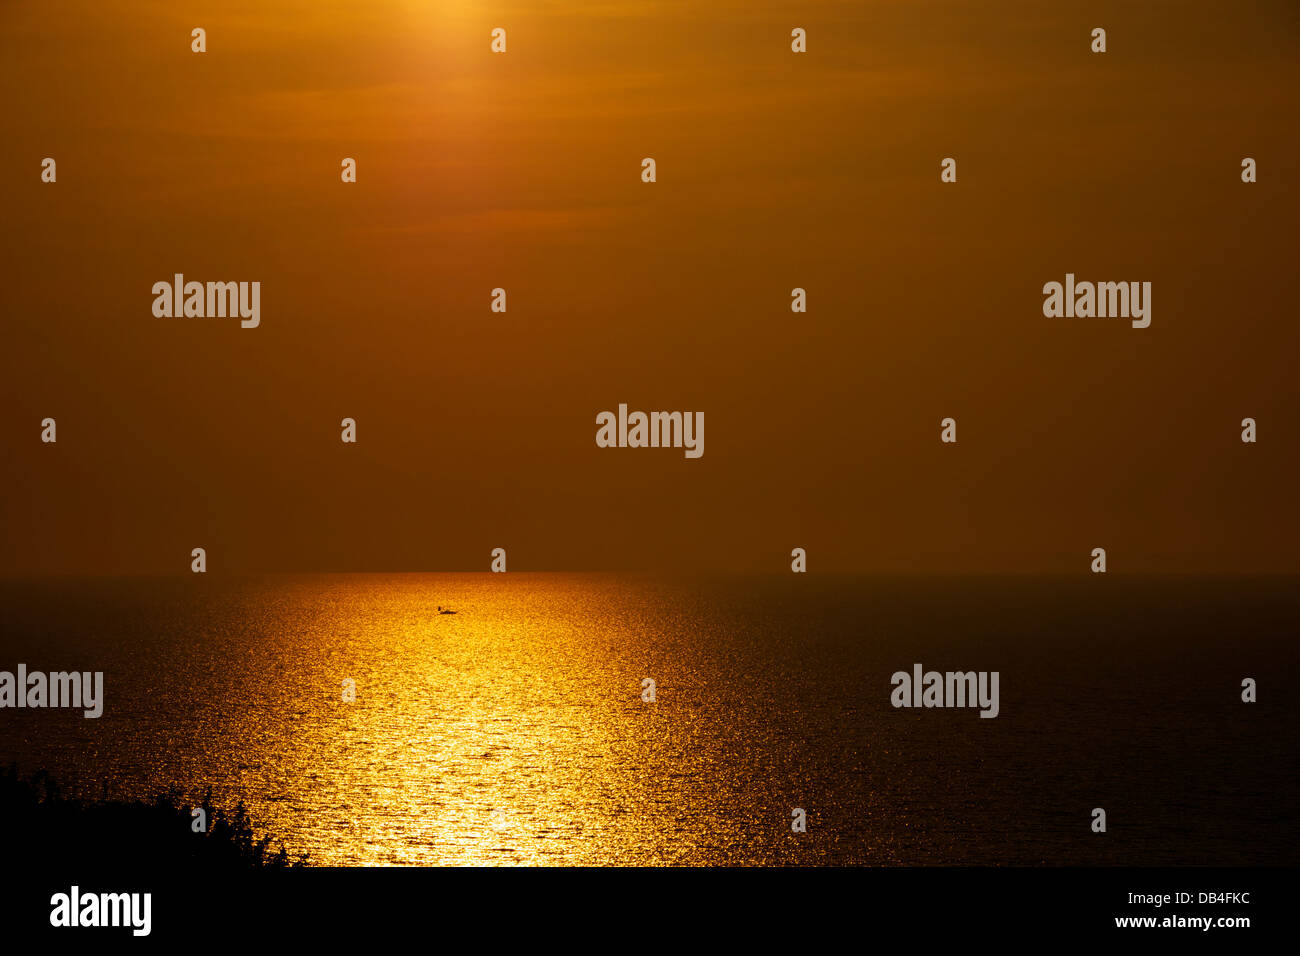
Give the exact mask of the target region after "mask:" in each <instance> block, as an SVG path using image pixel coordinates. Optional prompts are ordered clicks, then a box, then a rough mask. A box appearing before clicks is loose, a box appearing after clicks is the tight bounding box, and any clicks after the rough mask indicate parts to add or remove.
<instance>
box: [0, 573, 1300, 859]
mask: <svg viewBox="0 0 1300 956" xmlns="http://www.w3.org/2000/svg"><path fill="white" fill-rule="evenodd" d="M1298 585H1300V581H1297V579H1294V578H1291V579H1244V578H1242V579H1227V578H1225V579H1213V580H1209V579H1206V580H1202V579H1192V578H1151V579H1143V578H1125V577H1122V576H1116V575H1107V576H1105V577H1100V576H1093V575H1081V576H1080V577H1079V578H992V577H990V578H963V579H941V578H925V579H921V578H914V579H899V580H893V579H881V578H865V577H863V578H834V577H824V576H818V575H799V576H795V575H788V574H787V575H781V576H774V577H770V578H698V579H671V578H659V577H648V576H628V575H594V574H593V575H583V574H521V573H516V572H510V573H509V574H502V575H493V574H487V573H482V574H427V575H425V574H393V575H316V576H275V577H266V578H260V579H254V580H238V581H230V580H222V579H221V578H218V577H215V576H212V575H209V576H205V577H200V576H186V577H178V578H168V579H157V580H141V579H116V580H107V579H96V580H73V579H45V580H31V581H9V582H5V583H3V584H0V601H2V604H0V607H2V608H3V625H2V629H0V670H10V671H12V670H14V668H15V667H16V665H17V664H18V663H19V662H23V663H25V664H27V666H28V668H29V669H32V670H45V671H52V670H65V669H67V670H72V669H76V670H102V671H104V672H105V696H106V707H105V714H104V716H103V717H102V718H100V719H99V720H87V719H84V718H83V717H82V716H81V714H80V711H75V712H74V711H53V710H45V711H32V710H8V709H6V710H0V760H3V761H4V762H5V763H8V762H9V761H11V760H13V761H17V763H18V765H19V768H20V770H22V771H24V772H29V771H34V770H37V769H48V770H50V771H51V772H52V773H54V774H55V776H56V777H57V778H58V779H59V780H60V781H62V782H65V783H67V784H70V785H71V786H72V787H73V788H74V789H76V790H78V791H81V792H83V793H85V794H88V795H90V794H94V795H98V794H99V793H100V789H101V785H102V782H103V781H107V782H108V788H109V793H110V795H111V796H113V797H119V798H125V797H140V798H149V797H152V796H154V795H155V794H157V793H158V792H160V791H163V790H166V789H168V788H170V787H172V786H177V787H180V788H181V789H182V790H183V791H184V792H185V793H186V795H187V796H189V797H191V798H197V797H198V796H201V795H202V792H203V791H204V789H206V788H207V787H209V786H210V787H211V788H212V790H213V793H214V796H215V798H216V799H217V800H218V801H219V802H220V801H226V802H229V803H230V804H233V803H234V802H235V801H237V800H239V799H243V800H245V801H246V802H247V803H248V805H249V809H250V813H251V815H252V817H253V820H254V821H255V823H256V824H257V825H258V827H259V829H260V830H262V831H264V832H268V833H270V834H272V835H273V836H274V837H275V838H276V840H277V841H280V840H283V842H284V843H285V844H286V846H287V847H288V848H289V850H290V851H291V852H292V853H303V852H305V853H309V854H310V858H311V861H312V862H313V863H318V864H440V863H457V864H461V863H464V864H518V863H550V864H611V863H618V864H665V863H668V864H760V863H779V864H800V863H835V864H949V863H951V864H1139V865H1143V864H1152V865H1155V864H1175V863H1177V864H1182V863H1188V864H1222V865H1234V864H1255V863H1287V864H1295V863H1297V862H1300V816H1298V813H1297V809H1296V808H1297V805H1298V803H1300V801H1297V799H1296V796H1297V783H1298V782H1300V761H1298V759H1297V743H1300V737H1298V735H1297V729H1298V727H1297V717H1296V714H1297V709H1296V707H1295V703H1294V694H1295V689H1296V687H1297V678H1300V654H1298V653H1297V650H1296V641H1295V637H1296V621H1297V620H1300V615H1298V614H1297V612H1298V611H1300V586H1298ZM438 605H443V606H450V607H452V608H454V609H455V610H456V611H457V612H458V613H457V614H455V615H439V614H438V613H437V610H436V608H437V606H438ZM917 662H920V663H921V664H923V665H924V666H925V668H926V669H927V670H929V669H936V670H941V671H944V670H977V671H979V670H996V671H999V672H1000V674H1001V685H1000V687H1001V701H1000V704H1001V714H1000V716H999V717H997V718H996V719H993V720H988V719H980V717H979V715H978V711H977V710H975V709H922V710H911V709H897V710H896V709H894V708H893V707H891V706H890V703H889V695H890V691H891V685H890V676H891V674H892V673H893V672H895V671H898V670H907V671H910V670H911V667H912V665H913V664H914V663H917ZM645 677H651V678H653V679H654V680H655V681H656V684H657V701H656V702H655V703H653V704H648V703H644V702H643V701H642V700H641V682H642V679H643V678H645ZM1244 677H1253V678H1255V679H1256V680H1257V681H1258V683H1259V702H1258V703H1255V704H1245V703H1242V701H1241V699H1240V688H1241V681H1242V678H1244ZM345 678H351V679H353V680H355V681H356V685H357V700H356V702H355V703H351V704H348V703H344V702H343V701H342V694H341V684H342V682H343V680H344V679H345ZM795 807H802V808H804V809H805V810H806V811H807V817H808V832H807V833H806V834H794V833H792V832H791V829H790V821H791V809H792V808H795ZM1094 807H1104V808H1105V809H1106V811H1107V814H1108V832H1107V833H1106V834H1104V835H1098V834H1094V833H1092V832H1091V831H1090V829H1089V823H1090V813H1091V810H1092V808H1094Z"/></svg>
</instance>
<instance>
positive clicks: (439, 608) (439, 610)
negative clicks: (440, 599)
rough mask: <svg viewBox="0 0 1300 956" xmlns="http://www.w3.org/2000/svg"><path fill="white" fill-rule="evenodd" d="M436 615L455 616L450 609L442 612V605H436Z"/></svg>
mask: <svg viewBox="0 0 1300 956" xmlns="http://www.w3.org/2000/svg"><path fill="white" fill-rule="evenodd" d="M438 613H439V614H455V613H456V612H455V611H453V610H451V609H450V608H448V609H447V610H445V611H444V610H443V609H442V605H441V604H439V605H438Z"/></svg>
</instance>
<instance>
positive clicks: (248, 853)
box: [0, 763, 307, 870]
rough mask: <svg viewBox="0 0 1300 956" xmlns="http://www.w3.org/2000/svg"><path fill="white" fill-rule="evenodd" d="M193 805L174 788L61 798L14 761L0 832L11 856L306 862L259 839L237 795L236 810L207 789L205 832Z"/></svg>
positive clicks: (45, 779) (7, 774) (269, 864)
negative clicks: (138, 795) (116, 796)
mask: <svg viewBox="0 0 1300 956" xmlns="http://www.w3.org/2000/svg"><path fill="white" fill-rule="evenodd" d="M194 809H196V807H194V806H191V805H189V804H186V803H184V802H182V799H181V793H180V791H179V790H172V791H170V792H168V793H163V794H159V795H158V796H157V797H156V798H155V799H154V801H153V802H152V803H148V802H145V801H130V802H127V801H121V800H108V799H103V800H82V799H79V798H76V797H68V796H64V794H63V791H62V789H61V788H60V787H59V785H58V783H57V782H56V781H55V780H54V779H53V778H52V777H51V776H50V774H49V773H48V772H47V771H44V770H39V771H37V772H35V773H33V774H32V775H30V776H28V777H22V776H19V773H18V767H17V764H14V763H11V764H10V765H9V767H8V769H7V770H5V771H4V772H3V773H0V832H3V833H4V834H5V843H6V845H7V848H8V849H9V850H10V851H11V852H13V853H15V854H16V856H15V858H16V859H37V860H66V861H85V862H100V861H111V860H121V861H130V863H131V864H132V865H139V864H146V865H148V866H150V867H159V868H169V869H174V868H179V869H186V868H194V867H202V868H203V869H204V870H211V869H213V868H226V869H230V870H245V869H282V868H285V867H298V866H306V865H307V857H306V855H303V856H300V857H298V858H297V859H290V857H289V855H288V853H287V852H286V851H285V848H284V845H283V844H281V845H280V849H279V850H278V851H276V852H272V850H271V844H272V837H270V836H266V837H263V838H262V839H260V840H258V839H256V837H255V834H254V830H253V825H252V821H251V820H250V819H249V816H248V811H247V809H246V808H245V806H244V803H243V801H242V800H241V801H240V802H239V804H238V805H237V806H236V807H235V809H234V811H233V812H230V813H227V812H226V811H225V810H224V809H222V808H220V807H216V806H213V804H212V793H211V790H209V791H208V792H207V793H206V794H205V795H204V797H203V800H202V802H201V803H199V804H198V806H197V809H202V810H203V811H204V814H205V815H206V820H207V830H206V832H198V833H196V832H194V831H193V829H192V824H193V821H194V817H193V816H192V815H191V811H193V810H194Z"/></svg>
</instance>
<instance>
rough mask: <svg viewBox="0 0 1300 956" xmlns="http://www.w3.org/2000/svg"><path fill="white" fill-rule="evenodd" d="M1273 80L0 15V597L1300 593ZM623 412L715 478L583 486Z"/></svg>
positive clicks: (318, 27)
mask: <svg viewBox="0 0 1300 956" xmlns="http://www.w3.org/2000/svg"><path fill="white" fill-rule="evenodd" d="M1139 6H1140V7H1141V9H1137V8H1138V7H1139ZM195 26H202V27H204V28H205V29H206V30H207V34H208V41H207V42H208V52H207V53H205V54H202V55H198V54H194V53H191V52H190V30H191V28H193V27H195ZM496 26H501V27H504V28H506V30H507V31H508V43H509V47H508V52H507V53H506V54H505V55H493V54H492V53H491V52H490V51H489V40H490V38H489V32H490V30H491V29H492V28H493V27H496ZM796 26H801V27H804V28H805V29H806V30H807V31H808V44H809V52H808V53H807V54H803V55H795V54H793V53H791V52H790V49H789V33H790V30H791V28H793V27H796ZM1095 26H1102V27H1105V28H1106V29H1107V31H1108V46H1109V52H1107V53H1106V54H1104V55H1096V54H1093V53H1091V52H1090V50H1089V32H1090V31H1091V29H1092V28H1093V27H1095ZM1298 54H1300V12H1298V11H1297V8H1296V6H1295V5H1293V4H1288V3H1282V2H1279V3H1255V4H1238V5H1225V4H1222V3H1213V4H1211V3H1195V4H1185V3H1153V4H1141V5H1136V4H1131V3H1093V2H1089V3H1082V2H1080V3H1050V4H1044V3H995V4H956V3H924V2H915V0H908V2H901V0H899V2H873V3H832V2H822V0H813V2H802V3H798V4H790V3H763V2H760V3H752V2H732V0H726V2H719V3H710V4H701V3H698V2H689V3H687V2H680V3H679V2H667V0H664V2H656V0H645V2H637V0H628V2H618V0H604V2H591V3H584V2H555V3H519V4H497V3H478V2H473V0H464V2H451V3H434V2H415V0H408V2H383V0H370V2H347V3H344V2H324V0H310V2H308V0H301V2H286V0H275V2H272V0H257V2H229V0H223V2H220V3H216V2H213V3H183V2H170V0H168V2H162V0H159V2H131V3H102V4H89V3H81V4H70V3H57V2H46V3H34V2H20V3H13V2H11V3H6V4H5V5H4V6H3V7H2V8H0V97H2V99H3V104H4V121H3V122H4V135H3V147H2V148H0V164H2V165H0V184H2V185H0V190H2V192H0V202H2V203H3V209H4V222H5V230H4V234H5V281H4V283H3V286H2V288H3V305H4V313H5V316H6V323H5V346H6V347H5V349H4V375H3V379H2V381H0V395H2V397H3V405H2V406H0V453H2V454H3V461H4V463H5V469H4V473H5V481H6V485H7V487H6V493H5V495H4V496H3V506H2V507H3V515H2V517H0V520H2V521H3V527H4V532H5V533H4V537H3V545H2V546H0V571H3V572H5V573H11V574H12V573H24V572H30V571H41V572H43V571H55V572H74V571H75V572H91V573H98V572H104V573H118V572H154V571H177V572H184V571H186V570H187V569H188V566H189V554H190V549H191V548H193V547H198V546H202V547H205V548H206V549H207V551H208V561H209V569H210V571H222V572H243V571H260V570H388V569H392V570H400V569H409V570H439V569H448V570H450V569H484V570H486V568H487V565H488V560H489V558H488V555H489V552H490V551H491V549H492V548H494V547H504V548H506V549H507V551H508V554H509V560H510V568H511V569H512V570H545V569H570V568H572V569H605V568H632V567H642V568H665V569H672V568H716V569H769V570H774V571H783V570H785V569H787V568H788V566H789V553H790V549H791V548H792V547H795V546H802V547H805V548H807V549H808V552H809V569H810V570H812V571H849V570H868V571H886V570H897V571H922V572H924V571H989V570H994V571H1081V570H1086V568H1087V565H1088V561H1089V552H1090V550H1091V549H1092V548H1094V547H1098V546H1101V547H1106V548H1107V550H1108V554H1109V564H1110V570H1111V571H1112V572H1137V571H1222V572H1232V571H1246V570H1250V571H1259V570H1283V571H1297V570H1300V557H1298V555H1300V548H1298V546H1297V541H1298V540H1300V538H1298V533H1300V503H1297V495H1296V490H1295V489H1296V478H1297V475H1300V468H1298V467H1297V466H1298V465H1300V451H1297V449H1298V448H1300V444H1298V442H1300V423H1298V419H1300V401H1298V400H1297V394H1298V392H1297V388H1296V386H1295V381H1294V377H1295V372H1294V370H1293V365H1294V363H1295V357H1296V355H1297V347H1298V346H1300V332H1297V316H1296V314H1295V310H1294V304H1293V298H1294V296H1293V294H1292V291H1291V286H1292V282H1293V279H1292V277H1293V276H1294V274H1295V272H1296V267H1295V262H1294V256H1295V248H1296V246H1295V241H1294V230H1295V223H1296V221H1297V213H1298V212H1300V187H1298V186H1297V182H1298V180H1300V162H1298V160H1297V156H1298V155H1300V135H1298V134H1297V124H1296V122H1295V117H1296V116H1297V115H1300V83H1298V82H1297V80H1298V79H1300V56H1298ZM46 156H51V157H54V158H55V159H56V160H57V162H58V182H57V183H56V184H53V185H50V184H44V183H41V182H40V162H41V160H42V159H43V158H44V157H46ZM344 156H352V157H356V159H357V161H358V179H359V181H358V183H357V184H355V185H344V184H342V183H341V182H340V180H339V163H340V160H341V159H342V158H343V157H344ZM645 156H652V157H654V158H655V159H656V161H657V163H658V182H656V183H654V184H652V185H647V184H644V183H642V182H641V181H640V162H641V159H642V158H643V157H645ZM945 156H952V157H955V158H956V159H957V162H958V182H957V183H956V184H949V185H945V184H941V183H940V181H939V162H940V160H941V159H942V158H943V157H945ZM1245 156H1251V157H1254V158H1255V159H1256V160H1257V161H1258V163H1259V182H1258V183H1256V184H1253V185H1245V184H1243V183H1241V181H1240V175H1239V174H1240V163H1241V159H1242V157H1245ZM176 272H182V273H184V274H185V275H186V276H187V278H191V279H196V280H199V281H207V280H214V281H215V280H221V281H226V280H258V281H260V282H261V283H262V319H261V326H260V327H259V328H257V329H252V330H244V329H241V328H239V325H238V322H237V321H231V320H221V319H195V318H190V319H184V318H171V319H160V318H155V317H154V316H153V315H152V312H151V305H152V302H153V297H152V294H151V292H150V289H151V286H152V284H153V283H154V282H156V281H159V280H167V279H170V278H171V276H172V275H173V274H174V273H176ZM1066 272H1074V273H1075V274H1076V275H1077V276H1078V277H1079V279H1081V280H1082V279H1091V280H1102V281H1105V280H1143V281H1150V282H1152V284H1153V315H1152V324H1151V327H1150V328H1148V329H1142V330H1138V329H1132V328H1130V327H1129V326H1128V323H1127V322H1124V321H1121V320H1105V319H1048V318H1045V317H1044V316H1043V314H1042V310H1041V309H1042V300H1043V297H1042V293H1041V289H1042V286H1043V284H1044V283H1045V282H1048V281H1052V280H1055V281H1061V280H1062V279H1063V278H1064V275H1065V273H1066ZM497 286H501V287H504V288H505V289H506V290H507V293H508V297H509V299H508V301H509V311H508V312H507V313H505V314H494V313H491V312H490V311H489V309H488V304H489V298H490V290H491V289H493V288H494V287H497ZM795 286H801V287H804V288H806V289H807V290H808V301H809V311H808V313H807V314H805V315H796V314H792V313H791V312H790V308H789V302H790V290H791V289H792V288H794V287H795ZM620 402H626V403H628V404H629V406H630V407H631V408H632V409H643V410H646V411H651V410H682V411H703V412H704V413H705V418H706V422H707V425H706V451H705V454H704V456H703V457H702V458H700V459H698V460H690V459H687V458H685V457H684V456H683V455H682V453H681V452H680V451H673V450H651V449H644V450H633V449H617V450H612V449H601V448H597V447H596V444H595V440H594V439H595V433H596V426H595V416H596V414H597V413H598V412H600V411H603V410H607V409H611V410H612V409H616V408H617V406H618V404H619V403H620ZM46 416H52V417H54V418H56V419H57V421H58V438H59V440H58V443H57V445H45V444H42V443H41V441H40V421H41V419H42V418H44V417H46ZM345 416H351V417H353V418H355V419H356V420H357V423H358V437H359V442H358V444H356V445H355V446H349V445H344V444H343V443H341V442H340V441H339V421H340V419H342V418H343V417H345ZM944 416H953V417H955V418H956V419H957V421H958V432H959V434H958V437H959V441H958V443H957V444H956V445H955V446H946V445H942V444H941V443H940V442H939V420H940V419H941V418H943V417H944ZM1246 416H1252V417H1255V418H1256V419H1257V420H1258V422H1259V436H1260V437H1259V442H1258V443H1257V444H1255V445H1245V444H1243V443H1242V442H1241V441H1240V440H1239V434H1240V425H1239V423H1240V421H1241V419H1242V418H1243V417H1246Z"/></svg>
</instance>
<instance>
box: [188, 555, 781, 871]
mask: <svg viewBox="0 0 1300 956" xmlns="http://www.w3.org/2000/svg"><path fill="white" fill-rule="evenodd" d="M493 577H494V576H484V575H463V576H446V575H440V576H438V577H437V578H436V579H433V580H431V579H429V578H425V577H422V576H406V575H403V576H366V577H365V578H364V579H359V578H354V577H346V578H342V577H341V578H338V579H328V578H325V579H322V578H312V579H309V580H305V581H303V582H301V583H295V582H294V581H292V580H285V581H282V582H279V584H278V587H279V590H278V591H277V592H273V593H272V594H269V595H263V596H262V597H272V598H273V600H271V601H270V602H267V603H268V604H269V607H268V608H267V610H266V611H264V614H263V616H264V624H263V625H262V626H263V627H264V628H265V631H266V632H267V633H271V634H274V635H275V639H274V640H273V641H269V642H254V643H252V644H251V645H248V650H249V651H251V653H252V654H253V655H254V657H255V658H257V657H260V658H262V660H261V661H260V662H258V664H255V666H252V667H249V668H248V670H247V673H249V674H252V675H257V676H256V677H255V678H254V679H250V680H249V682H248V683H247V685H246V686H245V687H244V688H243V689H242V692H243V695H246V700H247V706H246V707H244V708H243V709H242V712H240V710H239V709H234V710H233V712H231V713H228V714H226V715H225V716H226V719H227V720H228V722H229V727H228V729H227V730H226V732H225V733H224V734H223V736H224V738H225V740H226V741H227V746H228V750H227V752H226V754H225V755H224V756H223V757H222V758H221V759H222V761H223V763H224V767H225V771H226V772H227V773H228V774H230V776H231V777H232V778H233V779H232V781H231V782H232V783H233V782H235V781H238V782H239V784H240V787H241V789H243V788H249V789H252V790H253V791H257V790H261V791H263V792H264V793H266V794H267V795H268V796H267V798H266V803H265V805H263V806H261V807H259V808H258V810H257V816H258V823H259V824H260V825H264V826H265V829H266V830H267V831H268V832H270V833H272V834H278V835H282V836H285V837H288V838H290V843H291V845H294V846H295V848H298V849H305V850H307V851H308V852H309V853H310V857H311V859H312V861H313V862H317V863H345V864H408V863H419V864H428V863H457V864H491V863H512V864H517V863H543V862H552V863H561V862H562V863H611V862H620V861H622V862H705V861H706V860H708V859H710V858H711V856H712V855H713V851H714V850H715V849H716V848H717V847H719V846H720V845H726V844H728V843H732V844H736V845H743V844H745V843H750V842H752V828H753V826H754V825H755V824H757V823H759V821H757V820H755V819H754V816H755V815H756V813H761V812H762V811H761V810H759V809H758V808H756V807H754V806H752V805H751V804H749V803H748V801H747V800H746V799H745V798H746V792H745V791H746V787H745V786H744V781H743V780H737V779H730V780H729V779H728V777H729V775H731V774H734V773H735V772H737V771H738V770H740V769H741V768H742V767H743V766H744V763H745V754H744V750H745V749H746V748H752V747H754V746H755V745H757V744H760V743H762V741H761V739H751V740H750V741H749V742H748V743H747V744H746V745H744V746H742V748H741V750H740V751H739V752H736V751H732V752H729V753H728V754H727V755H726V757H727V759H726V760H725V761H723V760H720V756H721V755H720V754H719V752H718V749H717V748H718V744H719V743H720V739H719V737H720V735H719V734H717V733H716V728H715V727H714V726H713V724H714V722H715V719H716V715H714V714H712V713H711V708H707V707H701V706H699V703H700V702H699V701H698V700H697V699H694V698H695V697H696V695H697V694H699V693H704V692H705V689H704V688H703V687H701V686H700V684H699V682H698V681H697V680H696V679H695V678H694V676H693V672H694V671H695V670H696V669H697V667H696V664H697V661H695V659H694V658H695V656H696V654H697V653H698V651H697V650H696V649H693V648H692V642H690V641H687V640H682V636H683V634H694V633H696V632H697V631H698V629H699V628H700V627H701V626H703V627H706V628H707V627H708V622H707V621H701V620H699V619H698V617H697V616H696V615H694V614H693V612H691V611H690V609H686V608H682V607H681V606H680V604H679V596H674V597H673V598H671V599H670V598H669V597H668V596H667V595H666V594H661V593H659V592H657V591H656V589H655V588H654V587H653V586H647V587H646V588H644V589H641V590H639V591H638V590H633V591H632V592H631V593H633V594H635V595H637V602H640V603H639V604H638V603H637V602H633V603H632V604H631V605H629V604H628V596H629V591H628V589H627V587H626V585H618V584H615V583H613V582H612V581H611V582H609V583H608V584H607V585H606V586H604V587H602V586H601V585H600V584H596V585H594V586H593V585H592V583H591V582H590V580H587V581H584V582H583V583H582V584H581V586H576V585H574V584H573V582H570V581H568V580H566V578H565V577H564V576H562V575H558V576H557V575H546V576H532V578H531V580H529V579H528V577H526V576H523V575H511V576H510V578H509V579H508V583H507V579H505V576H500V577H498V578H497V579H496V580H494V579H493ZM322 580H324V581H326V584H325V585H324V591H322V590H321V588H322V584H321V581H322ZM439 605H442V606H443V607H445V608H451V609H454V610H455V611H456V612H457V613H455V614H440V613H438V606H439ZM312 609H314V610H312ZM615 610H617V613H612V612H614V611H615ZM696 610H698V609H696ZM688 615H690V616H692V617H695V620H693V621H691V622H689V623H688V622H686V621H684V620H682V618H684V617H686V616H688ZM683 625H687V626H685V627H683ZM240 643H243V642H242V641H241V642H240ZM723 644H724V645H725V641H724V642H723ZM715 650H716V648H715ZM258 665H260V666H258ZM646 677H653V679H654V680H655V681H656V682H657V685H658V686H657V694H656V697H657V699H656V702H655V703H653V704H651V703H647V702H646V701H644V700H643V699H642V696H641V695H642V691H643V685H642V682H643V679H644V678H646ZM345 679H350V680H353V681H355V683H356V700H355V702H352V703H348V702H345V701H344V700H343V691H342V682H343V681H344V680H345ZM660 687H661V688H663V690H658V688H660ZM688 687H691V688H693V691H692V690H688V691H686V692H683V691H684V689H685V688H688ZM700 735H707V736H708V737H710V739H709V740H708V741H707V742H705V741H701V740H697V739H696V738H697V737H698V736H700ZM721 737H722V739H724V740H725V735H721ZM214 756H215V755H214ZM702 778H703V779H707V780H708V786H707V787H701V786H700V781H701V779H702ZM250 785H251V788H250ZM786 813H788V809H782V808H779V807H776V808H773V809H770V810H769V811H768V815H769V816H770V817H773V818H772V819H769V821H768V824H767V825H768V826H769V827H772V826H779V825H780V817H781V816H782V815H784V814H786Z"/></svg>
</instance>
